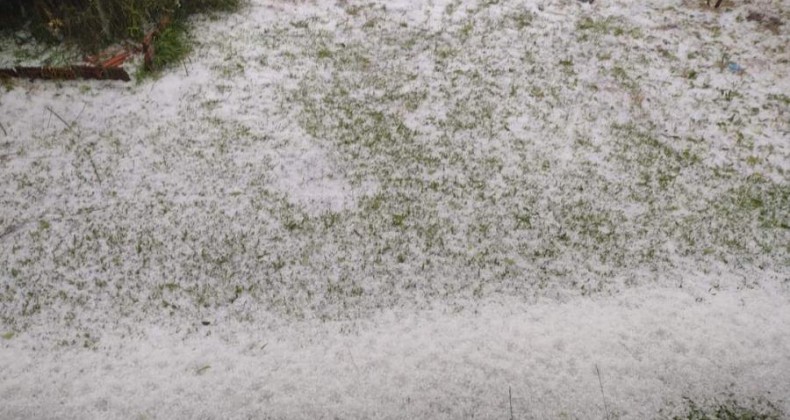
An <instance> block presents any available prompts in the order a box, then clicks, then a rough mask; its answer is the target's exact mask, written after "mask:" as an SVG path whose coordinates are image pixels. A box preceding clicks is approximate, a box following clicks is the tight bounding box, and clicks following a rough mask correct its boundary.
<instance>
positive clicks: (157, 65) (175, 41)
mask: <svg viewBox="0 0 790 420" xmlns="http://www.w3.org/2000/svg"><path fill="white" fill-rule="evenodd" d="M153 46H154V52H155V55H154V60H153V64H152V68H151V69H146V68H145V67H140V68H139V69H138V71H137V74H136V78H137V80H138V81H141V80H143V79H145V78H147V77H151V76H155V75H157V74H160V73H161V71H162V70H164V69H167V68H172V67H174V66H186V64H185V63H184V59H185V58H186V57H187V55H188V54H189V53H190V51H191V50H192V45H191V40H190V38H189V32H188V30H187V26H186V24H185V23H184V22H182V21H176V22H174V23H172V24H171V25H169V26H167V27H166V28H165V29H164V30H163V31H162V32H161V33H160V34H159V35H158V36H156V37H155V38H154V42H153Z"/></svg>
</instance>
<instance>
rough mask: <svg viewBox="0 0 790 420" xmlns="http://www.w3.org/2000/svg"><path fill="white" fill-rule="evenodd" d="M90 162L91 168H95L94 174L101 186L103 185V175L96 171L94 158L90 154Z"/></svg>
mask: <svg viewBox="0 0 790 420" xmlns="http://www.w3.org/2000/svg"><path fill="white" fill-rule="evenodd" d="M88 160H90V162H91V166H92V167H93V174H94V175H96V179H98V180H99V184H101V175H99V170H98V169H96V163H95V162H94V161H93V156H92V155H91V154H90V153H88Z"/></svg>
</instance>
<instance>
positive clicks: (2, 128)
mask: <svg viewBox="0 0 790 420" xmlns="http://www.w3.org/2000/svg"><path fill="white" fill-rule="evenodd" d="M0 130H3V134H4V135H6V136H8V131H5V127H3V123H1V122H0Z"/></svg>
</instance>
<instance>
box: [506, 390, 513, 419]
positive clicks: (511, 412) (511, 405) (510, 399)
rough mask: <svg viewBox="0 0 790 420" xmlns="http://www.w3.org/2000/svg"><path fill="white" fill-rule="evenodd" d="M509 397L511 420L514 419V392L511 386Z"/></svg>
mask: <svg viewBox="0 0 790 420" xmlns="http://www.w3.org/2000/svg"><path fill="white" fill-rule="evenodd" d="M507 399H508V401H509V402H510V420H514V418H513V392H512V391H511V389H510V386H509V385H508V387H507Z"/></svg>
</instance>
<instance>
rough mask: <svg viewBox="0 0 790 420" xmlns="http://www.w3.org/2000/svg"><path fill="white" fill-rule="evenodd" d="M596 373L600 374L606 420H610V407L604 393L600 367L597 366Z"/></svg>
mask: <svg viewBox="0 0 790 420" xmlns="http://www.w3.org/2000/svg"><path fill="white" fill-rule="evenodd" d="M595 372H596V373H597V374H598V385H600V386H601V398H603V409H604V412H605V413H606V420H609V406H607V405H606V395H604V393H603V381H602V380H601V370H600V369H598V365H597V364H596V365H595Z"/></svg>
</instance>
